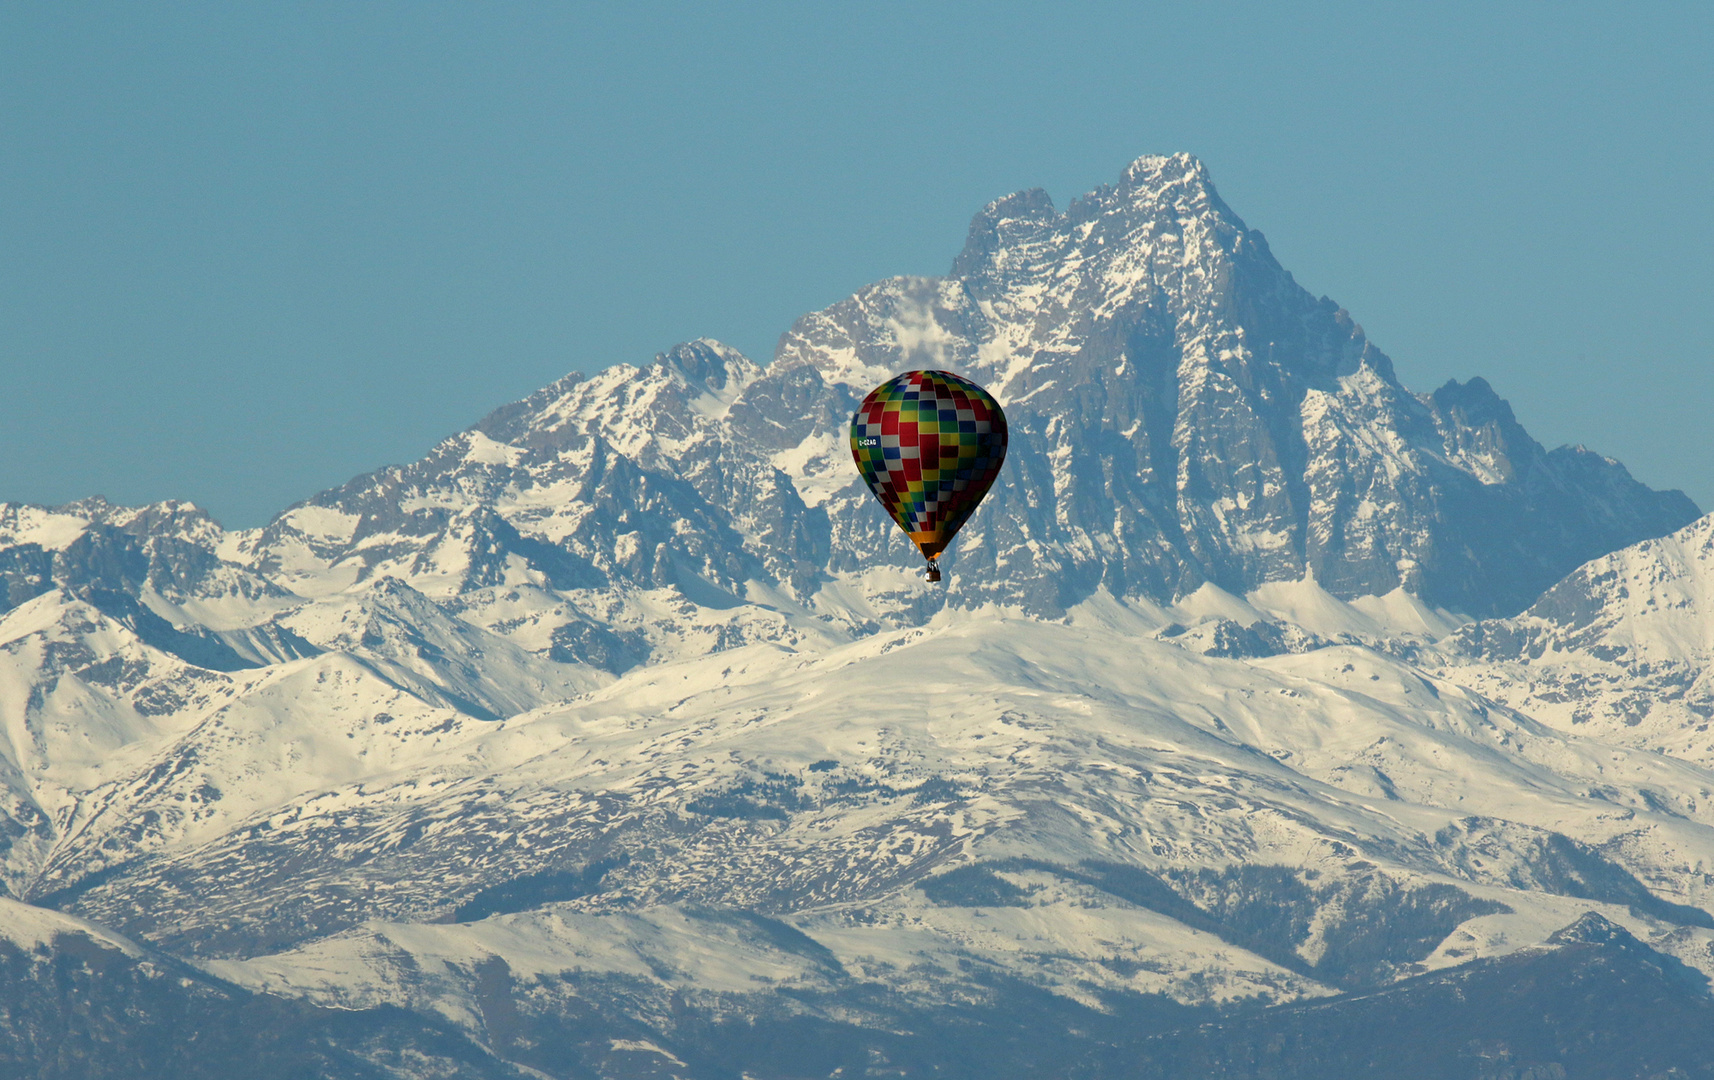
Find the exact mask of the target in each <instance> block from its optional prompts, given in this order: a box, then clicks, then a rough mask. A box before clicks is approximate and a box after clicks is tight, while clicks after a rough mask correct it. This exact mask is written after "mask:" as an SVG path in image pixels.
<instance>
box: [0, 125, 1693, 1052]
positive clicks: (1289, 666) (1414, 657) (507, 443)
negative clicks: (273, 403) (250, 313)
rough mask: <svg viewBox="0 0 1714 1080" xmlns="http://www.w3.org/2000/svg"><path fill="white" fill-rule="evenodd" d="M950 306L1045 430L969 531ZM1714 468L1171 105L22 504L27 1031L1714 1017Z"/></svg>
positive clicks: (964, 342)
mask: <svg viewBox="0 0 1714 1080" xmlns="http://www.w3.org/2000/svg"><path fill="white" fill-rule="evenodd" d="M913 368H943V369H948V370H953V371H956V372H958V373H959V374H962V375H964V376H966V377H969V378H971V379H974V380H975V381H977V382H979V383H981V384H983V385H984V386H986V387H987V388H988V389H989V390H990V391H991V392H992V393H993V394H994V395H995V396H996V397H997V398H998V399H999V400H1000V401H1001V403H1002V404H1003V405H1004V407H1005V409H1006V414H1007V418H1008V421H1009V428H1010V433H1011V436H1010V437H1011V448H1010V453H1009V458H1008V461H1007V464H1006V466H1005V470H1004V471H1003V473H1002V474H1001V478H1000V480H999V481H998V482H997V483H996V485H995V487H994V489H993V490H992V492H991V493H990V495H989V496H988V498H987V500H986V501H985V503H984V504H983V507H982V509H981V510H980V511H979V512H978V513H977V514H976V516H975V517H974V518H972V520H971V522H970V523H969V524H968V525H967V526H966V527H965V529H964V531H963V532H962V533H961V534H960V535H959V537H958V539H957V541H956V542H955V544H954V545H953V547H952V549H951V550H950V551H949V552H948V554H947V555H946V556H944V557H943V559H942V563H943V565H944V566H945V567H946V569H947V571H948V574H947V581H945V582H944V583H943V584H942V585H939V586H931V585H929V584H927V583H925V582H923V581H922V580H921V579H920V577H919V576H918V574H917V573H916V572H915V569H914V564H915V558H914V550H913V549H911V547H910V545H909V542H908V541H907V540H906V538H905V537H904V536H903V535H902V534H900V533H898V531H897V530H896V528H895V526H894V525H893V523H892V522H891V521H890V520H889V519H888V518H887V517H886V515H885V513H884V512H883V510H882V509H881V507H880V506H879V505H878V504H877V503H876V502H875V500H874V499H873V498H872V496H871V495H870V494H869V492H868V491H867V490H866V489H865V488H864V487H863V485H862V484H861V482H860V479H859V477H858V474H857V472H856V470H855V469H854V468H853V467H852V465H851V462H850V460H849V451H848V448H847V446H846V426H847V424H848V422H849V417H850V414H851V412H852V410H853V408H854V407H855V405H856V403H857V402H858V401H859V400H861V398H862V396H863V395H864V394H865V393H866V392H867V391H868V390H869V389H870V388H871V387H873V386H874V385H876V384H878V383H880V382H881V381H883V380H885V379H886V378H889V377H891V376H892V375H893V374H896V373H897V372H899V371H901V370H907V369H913ZM1710 520H1711V519H1710V518H1703V517H1701V516H1700V511H1699V510H1698V508H1697V507H1696V506H1695V505H1694V504H1693V503H1692V502H1691V501H1690V500H1689V499H1688V498H1686V497H1685V496H1684V495H1683V494H1681V493H1679V492H1658V491H1654V490H1652V489H1650V488H1648V487H1647V486H1645V485H1644V484H1642V483H1640V482H1638V481H1637V480H1635V479H1634V478H1632V477H1631V476H1630V474H1629V473H1628V472H1627V471H1626V470H1625V468H1624V467H1623V466H1622V465H1620V464H1619V463H1618V462H1616V461H1613V460H1611V459H1609V458H1605V457H1602V456H1601V455H1599V454H1597V453H1594V452H1592V451H1590V450H1587V449H1584V448H1582V447H1561V448H1558V449H1554V450H1548V449H1545V448H1544V447H1543V446H1541V445H1540V444H1539V443H1537V442H1536V441H1535V440H1533V439H1532V438H1531V437H1530V436H1529V435H1528V434H1527V433H1526V432H1525V431H1524V430H1523V428H1522V427H1521V426H1520V425H1519V424H1518V422H1517V420H1516V418H1515V417H1514V416H1513V414H1512V411H1511V409H1510V407H1509V406H1508V405H1507V404H1506V403H1505V402H1504V401H1503V400H1502V399H1501V398H1500V397H1499V396H1498V395H1497V394H1496V393H1495V392H1494V390H1493V389H1492V388H1491V387H1490V386H1489V385H1488V384H1487V383H1486V382H1484V381H1483V380H1481V379H1473V380H1471V381H1470V382H1468V383H1457V382H1452V383H1448V384H1447V385H1445V386H1443V387H1441V388H1440V389H1438V390H1436V391H1435V392H1433V393H1432V394H1417V393H1413V392H1411V391H1409V390H1407V389H1406V388H1405V387H1404V386H1403V385H1402V384H1401V383H1400V381H1399V380H1398V378H1397V376H1396V374H1395V372H1394V370H1393V365H1392V363H1391V361H1390V360H1389V359H1388V358H1387V357H1386V356H1385V355H1384V354H1383V353H1381V352H1380V351H1379V350H1378V349H1377V348H1376V347H1375V346H1374V345H1372V344H1371V343H1370V342H1369V341H1368V340H1367V338H1366V336H1365V335H1364V333H1363V331H1362V329H1361V328H1360V327H1359V326H1358V325H1357V324H1356V323H1355V322H1354V321H1353V319H1352V318H1351V317H1350V316H1349V315H1348V314H1347V313H1346V312H1345V311H1343V310H1342V309H1340V308H1339V307H1338V305H1337V304H1335V303H1334V302H1332V301H1330V300H1328V299H1326V298H1325V297H1323V298H1319V299H1318V298H1316V297H1315V296H1313V295H1312V294H1311V293H1309V292H1308V291H1306V290H1304V289H1303V288H1302V287H1300V286H1299V285H1298V284H1297V283H1296V281H1295V280H1294V279H1293V277H1292V276H1291V275H1290V274H1289V273H1288V272H1287V271H1285V270H1284V269H1283V268H1282V267H1280V265H1279V264H1278V263H1277V262H1276V261H1275V259H1274V258H1273V256H1272V254H1271V253H1270V251H1269V249H1268V246H1267V243H1266V240H1265V239H1264V238H1263V237H1262V235H1261V234H1260V233H1259V232H1257V231H1255V230H1252V229H1250V228H1249V227H1247V226H1246V225H1245V224H1244V223H1243V222H1242V221H1241V220H1240V219H1239V218H1238V217H1237V216H1236V215H1235V214H1234V213H1233V212H1232V210H1231V209H1230V208H1228V207H1227V206H1226V205H1225V203H1224V202H1223V201H1222V200H1221V199H1220V197H1219V196H1218V194H1217V193H1216V192H1215V190H1214V187H1213V184H1212V182H1211V181H1210V179H1209V177H1208V174H1207V171H1206V169H1205V167H1204V166H1203V165H1202V164H1201V163H1200V162H1198V161H1197V160H1195V159H1194V158H1191V157H1188V156H1186V155H1178V156H1173V157H1145V158H1141V159H1139V160H1138V161H1136V162H1135V163H1133V164H1132V165H1131V166H1130V167H1129V168H1127V169H1126V170H1125V172H1124V173H1123V175H1122V176H1121V177H1120V179H1119V181H1118V182H1117V183H1116V184H1114V185H1111V186H1107V187H1103V188H1101V189H1099V190H1097V191H1095V192H1092V193H1090V194H1089V195H1086V196H1085V197H1083V198H1081V199H1078V200H1076V201H1075V202H1073V203H1072V204H1071V205H1070V207H1069V208H1067V210H1066V211H1065V212H1063V213H1061V212H1059V211H1058V210H1056V209H1055V207H1054V206H1053V204H1052V203H1051V201H1050V200H1049V199H1048V198H1047V196H1046V195H1045V194H1044V193H1042V192H1040V191H1032V192H1023V193H1019V194H1016V195H1011V196H1008V197H1006V198H1003V199H1000V200H997V201H996V202H994V203H992V204H990V205H989V206H988V207H986V208H985V209H983V210H982V211H981V212H980V213H978V214H977V215H976V217H975V219H974V221H973V222H972V225H971V229H970V234H969V238H968V240H967V241H966V243H965V247H964V250H963V251H962V252H961V253H959V254H958V256H957V257H956V258H955V259H954V261H953V264H952V267H951V272H950V273H949V274H948V275H947V276H946V277H943V278H932V279H931V278H894V279H890V280H887V281H883V282H879V283H877V284H875V285H872V286H869V287H867V288H865V289H862V290H860V291H859V292H858V293H856V294H855V295H853V296H852V297H850V298H848V299H846V300H843V301H841V302H839V303H837V304H834V305H833V306H831V307H829V308H827V309H825V310H823V311H820V312H816V313H813V314H810V315H806V316H804V317H803V318H801V319H799V320H798V322H797V323H796V324H795V325H794V326H793V327H791V328H790V329H789V330H788V331H787V332H786V333H785V334H784V335H783V336H782V337H781V339H780V343H779V347H778V349H777V350H776V353H775V356H774V357H773V358H772V360H771V361H770V362H769V363H767V364H766V365H762V364H758V363H756V362H755V361H753V360H751V359H749V358H747V357H745V356H743V355H741V354H739V353H738V352H736V351H734V350H732V349H730V348H727V347H725V346H723V345H721V344H719V343H718V342H714V341H710V340H700V341H695V342H690V343H686V344H682V345H679V346H676V347H675V348H672V349H670V350H668V351H667V352H665V353H663V354H661V355H659V356H657V357H656V358H655V359H654V360H653V361H652V362H650V363H648V364H644V365H641V366H630V365H618V366H615V367H611V368H608V369H606V370H604V371H601V372H599V373H596V374H594V375H592V376H584V375H581V374H572V375H568V376H567V377H566V378H564V379H562V380H560V381H559V382H557V383H555V384H553V385H551V386H548V387H545V388H544V389H542V390H540V391H538V392H537V393H535V394H533V395H531V396H530V397H528V398H526V399H524V400H523V401H519V402H515V403H513V404H511V405H507V406H503V407H501V408H499V409H496V410H495V411H493V412H492V413H490V414H489V415H488V416H486V417H484V418H483V419H482V420H480V421H479V422H478V423H476V424H475V425H474V426H472V427H471V428H470V429H468V430H466V431H463V432H460V433H458V434H455V435H453V436H451V437H449V438H447V439H446V440H444V441H443V442H441V443H440V444H439V445H438V446H436V447H435V448H434V449H433V450H432V451H431V452H430V453H429V454H428V455H426V456H425V457H423V458H422V459H420V460H418V461H415V462H412V463H409V464H406V465H401V466H391V467H388V468H384V469H380V470H377V471H376V472H373V473H370V474H367V475H364V476H359V477H357V478H355V479H353V480H352V481H350V482H349V483H347V484H345V485H343V486H342V487H339V488H336V489H333V490H330V491H326V492H322V493H320V494H318V495H315V496H313V497H311V498H309V499H307V500H305V501H304V502H302V503H300V504H298V505H296V506H293V507H291V508H289V509H287V510H286V511H284V512H283V513H281V514H280V515H279V516H278V517H276V518H275V519H274V520H273V521H272V522H270V523H269V524H268V525H266V526H264V527H262V528H260V529H250V530H240V531H227V530H224V529H222V528H221V527H220V526H219V525H218V524H216V523H215V522H214V521H213V520H212V519H211V518H209V517H208V516H207V515H206V514H205V513H203V512H202V511H201V510H199V509H198V508H196V507H195V506H192V505H190V504H188V503H183V502H168V503H161V504H156V505H153V506H148V507H142V508H128V507H118V506H113V505H110V504H108V503H106V502H105V501H103V500H101V499H98V498H92V499H87V500H84V501H82V502H79V503H74V504H70V505H67V506H62V507H55V508H47V507H36V506H27V505H20V504H0V580H3V582H4V589H3V590H0V724H3V725H4V733H5V738H4V739H3V740H0V779H3V784H0V798H3V800H4V802H3V804H0V884H3V885H4V899H0V966H3V968H4V977H5V978H7V979H8V980H10V982H9V984H8V989H7V995H6V997H7V1000H8V1002H13V1003H16V1004H15V1005H12V1006H9V1007H8V1009H7V1010H6V1011H5V1012H4V1013H3V1014H0V1029H4V1030H5V1033H6V1035H7V1039H6V1040H5V1041H6V1042H7V1043H9V1045H10V1046H12V1047H13V1049H11V1050H0V1064H3V1065H4V1066H5V1068H9V1069H11V1070H12V1072H13V1073H15V1074H18V1075H32V1076H38V1075H39V1076H60V1075H64V1076H96V1075H131V1076H138V1075H148V1076H155V1075H160V1076H169V1075H172V1076H181V1075H200V1073H195V1072H191V1071H185V1070H186V1069H187V1068H190V1067H193V1068H195V1069H201V1070H203V1071H204V1072H206V1073H207V1074H208V1075H236V1073H234V1072H233V1070H234V1069H239V1070H240V1071H243V1070H249V1071H248V1072H247V1073H246V1074H247V1075H258V1076H260V1075H270V1076H271V1075H279V1076H287V1075H294V1076H295V1075H329V1076H353V1077H356V1076H365V1077H366V1076H393V1077H417V1076H424V1077H426V1076H550V1077H567V1078H569V1077H642V1076H662V1077H664V1076H680V1077H685V1078H691V1077H697V1078H701V1077H710V1078H713V1077H722V1078H724V1077H733V1078H736V1077H740V1076H749V1077H757V1078H760V1077H791V1076H854V1075H939V1076H972V1077H976V1076H982V1077H988V1076H1020V1077H1021V1076H1061V1075H1063V1076H1161V1077H1169V1076H1186V1075H1196V1076H1229V1077H1240V1076H1242V1077H1251V1076H1254V1077H1261V1076H1327V1075H1350V1076H1365V1075H1377V1076H1378V1075H1387V1076H1419V1075H1420V1076H1470V1077H1478V1076H1481V1077H1501V1076H1507V1077H1518V1078H1521V1077H1526V1076H1528V1077H1548V1076H1579V1075H1587V1076H1628V1075H1636V1076H1656V1075H1683V1076H1693V1075H1703V1074H1705V1073H1706V1072H1707V1071H1708V1069H1709V1065H1708V1062H1709V1061H1710V1060H1714V1056H1711V1055H1710V1053H1709V1051H1710V1050H1711V1049H1714V1045H1711V1044H1714V1037H1710V1036H1708V1035H1707V1034H1706V1032H1707V1031H1708V1030H1709V1027H1708V1023H1707V1020H1708V1016H1709V1011H1710V1009H1711V1007H1714V1001H1711V1000H1710V997H1709V992H1708V976H1709V975H1714V915H1711V914H1710V911H1714V801H1711V800H1714V794H1711V793H1714V738H1711V737H1710V735H1709V730H1708V728H1709V720H1710V718H1711V717H1714V682H1711V681H1710V678H1711V677H1710V675H1709V670H1710V660H1711V658H1714V526H1710V524H1709V522H1710ZM205 1031H218V1032H219V1033H220V1034H219V1035H218V1037H210V1036H207V1035H205V1034H202V1033H203V1032H205ZM1591 1032H1594V1033H1595V1034H1594V1035H1593V1036H1591V1034H1590V1033H1591ZM54 1047H61V1048H69V1049H62V1050H60V1051H55V1050H54V1049H53V1048H54ZM138 1047H149V1048H152V1049H137V1048H138ZM127 1048H129V1049H127ZM56 1053H57V1055H58V1056H56ZM7 1054H10V1055H11V1056H10V1057H7V1056H5V1055H7ZM139 1055H141V1056H139ZM150 1055H155V1056H153V1057H151V1056H150ZM187 1061H189V1062H193V1063H194V1065H193V1066H189V1067H187V1066H186V1065H185V1062H187ZM55 1069H58V1070H59V1071H57V1072H56V1071H54V1070H55ZM258 1069H259V1070H262V1071H260V1072H258V1071H256V1070H258ZM151 1070H152V1071H151ZM270 1070H271V1071H270ZM294 1070H296V1071H294ZM1413 1070H1414V1071H1413ZM1554 1070H1558V1071H1557V1072H1555V1071H1554ZM1675 1070H1676V1071H1675Z"/></svg>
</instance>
